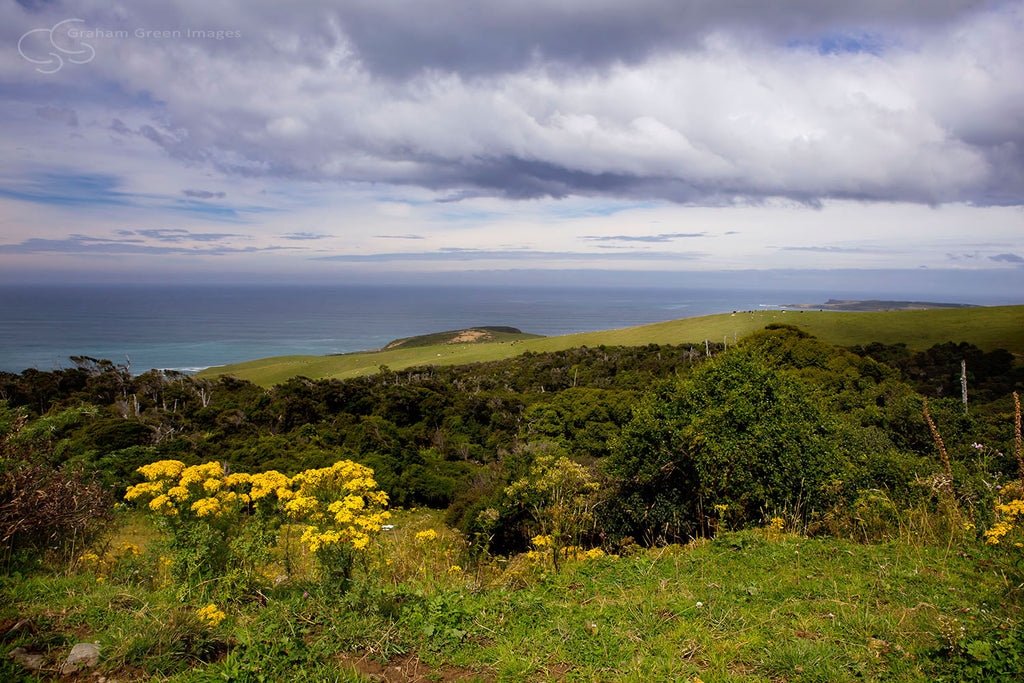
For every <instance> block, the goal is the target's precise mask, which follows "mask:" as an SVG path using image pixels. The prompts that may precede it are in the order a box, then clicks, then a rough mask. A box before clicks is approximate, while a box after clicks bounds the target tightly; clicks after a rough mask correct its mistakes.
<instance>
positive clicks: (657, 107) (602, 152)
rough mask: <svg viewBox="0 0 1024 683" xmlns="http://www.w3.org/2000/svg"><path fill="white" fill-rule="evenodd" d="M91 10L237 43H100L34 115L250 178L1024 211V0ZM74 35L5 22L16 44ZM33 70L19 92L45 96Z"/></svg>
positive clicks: (117, 22)
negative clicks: (90, 117) (89, 109)
mask: <svg viewBox="0 0 1024 683" xmlns="http://www.w3.org/2000/svg"><path fill="white" fill-rule="evenodd" d="M33 6H34V7H35V6H36V5H34V4H33ZM76 15H77V16H81V17H82V18H83V19H84V20H85V21H86V24H87V25H88V26H90V27H93V28H104V29H116V28H124V27H131V28H134V27H139V26H143V27H152V28H160V29H179V30H180V29H185V28H189V27H191V28H197V27H202V28H204V29H223V30H232V31H236V32H238V34H239V37H238V38H236V39H231V40H220V41H218V40H185V39H182V40H168V41H143V40H103V41H100V40H96V41H94V42H95V43H96V45H95V49H96V51H97V57H96V59H95V60H94V61H93V62H90V63H89V64H88V65H81V66H80V67H79V68H77V69H76V70H74V71H72V70H71V69H70V67H69V68H68V69H65V70H62V71H61V72H60V73H59V74H55V75H54V78H53V79H52V80H51V81H50V83H52V85H51V86H50V90H46V88H45V87H43V86H35V87H36V90H32V88H31V87H29V86H26V85H24V84H22V83H20V82H12V83H10V84H8V83H7V82H5V81H0V86H3V87H4V91H5V92H11V93H15V92H17V93H21V94H19V95H17V98H19V99H24V100H25V101H32V102H33V104H39V105H48V106H49V105H50V103H52V102H53V101H60V102H65V101H66V100H64V99H60V100H55V98H56V97H58V96H59V97H61V98H64V97H69V96H71V95H68V94H67V93H73V94H74V97H76V98H79V99H80V100H81V103H82V105H83V106H84V105H85V104H88V103H89V97H92V98H93V101H92V104H93V105H94V106H96V107H97V108H105V111H106V112H107V113H105V114H104V115H103V116H102V117H101V116H100V115H97V118H102V120H112V123H111V125H110V130H111V131H113V132H114V133H115V134H117V135H120V136H124V137H126V138H132V141H133V142H141V141H143V140H146V141H149V142H150V143H152V145H154V146H156V147H157V148H158V149H160V150H162V151H163V152H165V153H166V154H167V155H168V156H169V157H170V158H172V159H174V160H175V161H177V162H182V163H187V164H189V165H195V166H202V167H213V168H215V169H217V170H218V171H220V172H222V173H224V174H227V175H236V176H245V177H251V176H270V177H275V178H285V179H289V180H296V181H311V182H338V183H350V182H355V183H379V184H385V185H386V184H393V185H404V186H413V187H419V188H425V189H428V190H432V191H435V192H436V193H437V194H438V195H440V197H441V198H442V199H443V200H451V201H459V200H467V199H472V198H476V197H501V198H506V199H512V200H523V199H533V198H543V197H554V198H565V197H570V196H585V197H610V198H616V199H628V200H660V201H669V202H675V203H680V204H700V205H711V206H730V205H734V204H737V203H741V204H747V205H749V204H757V203H759V202H763V201H766V200H769V199H772V198H776V197H783V198H788V199H792V200H795V201H797V202H800V203H802V204H804V205H806V206H812V207H815V206H822V205H823V203H824V202H825V201H827V200H830V199H852V200H862V201H871V202H879V201H886V202H888V201H894V202H916V203H923V204H929V205H938V204H943V203H949V202H966V203H973V204H977V205H1014V204H1020V203H1021V202H1024V127H1022V126H1021V125H1020V122H1021V120H1022V117H1024V85H1022V84H1024V48H1022V47H1021V46H1022V45H1024V5H1022V3H1021V2H1020V1H1019V0H1010V1H1006V2H998V1H996V0H992V1H988V0H943V2H939V3H935V2H931V3H929V2H920V1H919V0H864V1H862V2H852V3H851V2H840V1H838V0H831V1H823V0H780V1H779V2H773V3H765V2H755V1H754V0H692V1H689V2H678V0H639V1H638V2H632V3H624V2H621V0H523V1H521V2H514V3H481V2H472V1H470V0H395V1H393V2H379V1H377V0H373V1H371V0H349V1H347V2H344V3H334V2H327V0H297V1H296V2H294V3H281V2H278V1H272V0H247V1H246V2H241V1H240V0H236V1H235V2H231V1H230V0H226V1H225V2H223V3H209V2H201V1H200V0H177V1H170V2H165V3H137V4H133V5H123V6H119V8H118V11H117V13H111V11H110V10H109V8H108V3H105V2H101V1H100V0H79V1H78V2H77V3H76ZM63 18H65V17H64V16H63V15H61V14H60V13H59V12H58V11H57V10H53V11H51V12H46V11H43V12H42V13H41V14H26V13H25V12H24V11H23V10H21V9H18V8H17V7H14V8H13V9H12V8H11V6H6V7H0V19H8V20H9V21H8V22H6V23H7V24H8V27H7V28H3V29H0V37H3V36H7V37H9V38H11V40H13V41H16V40H17V37H18V35H20V33H22V32H24V31H25V30H28V29H31V28H35V27H38V26H40V25H45V24H46V21H48V20H50V19H52V20H54V21H57V20H60V19H63ZM44 19H45V20H46V21H44ZM0 23H4V22H0ZM50 25H52V24H50ZM21 66H24V67H25V70H24V71H23V73H22V72H18V74H17V75H16V76H11V77H10V80H13V81H18V79H23V80H24V79H28V78H30V77H31V78H32V79H35V80H36V81H38V80H39V79H38V76H39V74H36V73H34V72H33V71H32V69H31V66H32V65H31V64H29V63H25V64H23V65H21ZM5 78H6V77H5ZM8 85H10V87H9V88H8V87H7V86H8ZM37 100H38V101H37ZM126 103H128V104H126ZM74 106H75V108H76V110H77V111H78V112H79V113H78V114H76V116H77V117H81V118H82V120H83V121H85V120H86V118H85V116H84V114H83V108H82V106H79V102H77V101H76V102H75V103H74ZM122 109H126V110H127V109H131V110H132V113H134V114H136V115H134V116H129V114H128V113H122V111H121V110H122ZM71 111H72V112H73V111H75V110H71ZM140 114H141V115H140ZM58 115H59V116H65V114H58V113H57V112H54V113H53V116H58ZM125 121H128V122H129V123H128V124H126V123H125ZM9 135H11V136H16V135H17V131H13V132H11V133H9ZM108 135H109V133H108ZM200 192H202V191H200ZM186 196H187V197H188V198H189V199H214V198H218V197H212V196H211V197H205V196H191V195H186ZM112 199H113V198H112V197H110V196H109V195H108V197H107V200H108V201H109V200H112ZM178 210H181V211H193V212H207V213H209V214H210V215H211V216H216V215H217V214H216V213H215V210H214V209H211V208H210V207H209V206H206V205H202V204H199V203H196V204H192V205H183V206H180V207H178ZM224 217H225V218H231V217H232V216H231V215H230V214H224Z"/></svg>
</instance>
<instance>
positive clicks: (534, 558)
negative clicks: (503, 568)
mask: <svg viewBox="0 0 1024 683" xmlns="http://www.w3.org/2000/svg"><path fill="white" fill-rule="evenodd" d="M537 538H550V536H537V537H535V538H534V541H536V539H537ZM548 544H549V545H550V541H548ZM535 545H536V543H535ZM537 547H542V546H537ZM524 554H525V555H526V559H528V560H530V561H531V562H540V561H543V560H545V559H547V558H548V557H550V554H549V553H548V552H547V551H546V550H527V551H526V553H524ZM558 554H559V555H560V556H561V557H564V558H565V559H567V560H583V561H585V560H596V559H597V558H599V557H610V558H618V557H619V556H618V555H609V554H608V553H606V552H605V551H603V550H601V549H600V548H591V549H590V550H584V549H583V547H582V546H578V545H570V546H566V547H565V548H562V549H561V550H559V551H558Z"/></svg>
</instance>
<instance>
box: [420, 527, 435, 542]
mask: <svg viewBox="0 0 1024 683" xmlns="http://www.w3.org/2000/svg"><path fill="white" fill-rule="evenodd" d="M436 540H437V532H436V531H434V530H433V529H427V530H426V531H420V532H419V533H417V534H416V543H417V545H419V544H421V543H430V542H431V541H436Z"/></svg>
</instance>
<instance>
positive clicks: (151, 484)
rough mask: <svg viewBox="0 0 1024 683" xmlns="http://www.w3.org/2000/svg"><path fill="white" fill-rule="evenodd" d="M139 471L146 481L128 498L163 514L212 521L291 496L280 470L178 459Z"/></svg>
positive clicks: (146, 466)
mask: <svg viewBox="0 0 1024 683" xmlns="http://www.w3.org/2000/svg"><path fill="white" fill-rule="evenodd" d="M138 472H139V473H140V474H141V475H142V476H143V477H145V478H146V481H144V482H142V483H141V484H137V485H135V486H132V487H130V488H129V489H128V491H127V492H126V493H125V496H124V497H125V499H126V500H130V501H139V502H145V501H148V502H147V504H146V505H147V507H148V508H149V510H150V511H152V512H153V513H155V514H157V515H161V516H164V517H180V516H181V515H182V514H185V515H188V514H192V515H194V516H195V517H198V518H200V519H205V520H207V521H213V520H215V519H217V518H220V517H223V516H226V515H230V514H233V513H235V512H238V511H239V510H242V509H248V508H249V507H250V506H251V505H252V504H253V503H254V501H256V500H263V499H267V498H268V497H269V496H271V495H272V494H276V495H277V497H278V498H279V499H282V500H283V499H286V498H288V497H290V496H291V491H290V490H289V488H288V487H289V485H290V480H289V479H288V477H286V476H284V475H283V474H281V473H280V472H264V473H263V474H257V475H248V474H240V473H239V474H225V473H224V468H223V467H222V466H221V465H220V463H218V462H208V463H204V464H202V465H193V466H192V467H186V466H185V464H184V463H182V462H179V461H178V460H161V461H159V462H154V463H151V464H149V465H144V466H143V467H140V468H139V469H138Z"/></svg>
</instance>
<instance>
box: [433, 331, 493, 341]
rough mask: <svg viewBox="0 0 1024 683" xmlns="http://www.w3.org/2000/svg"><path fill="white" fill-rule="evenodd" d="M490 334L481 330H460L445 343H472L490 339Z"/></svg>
mask: <svg viewBox="0 0 1024 683" xmlns="http://www.w3.org/2000/svg"><path fill="white" fill-rule="evenodd" d="M491 336H492V335H491V333H490V332H485V331H483V330H462V331H461V332H459V333H458V334H457V335H455V336H454V337H452V338H451V339H450V340H449V341H446V342H445V344H472V343H474V342H478V341H482V340H484V339H490V338H491Z"/></svg>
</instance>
